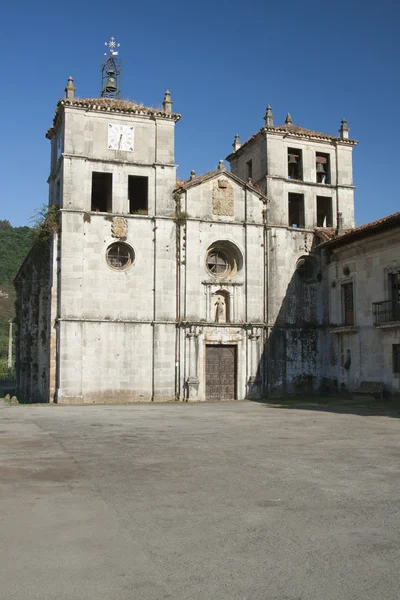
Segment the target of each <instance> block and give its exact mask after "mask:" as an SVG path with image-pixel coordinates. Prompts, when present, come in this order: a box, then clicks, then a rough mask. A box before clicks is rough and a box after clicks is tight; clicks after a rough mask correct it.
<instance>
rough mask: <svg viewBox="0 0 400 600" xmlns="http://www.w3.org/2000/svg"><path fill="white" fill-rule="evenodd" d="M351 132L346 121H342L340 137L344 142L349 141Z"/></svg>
mask: <svg viewBox="0 0 400 600" xmlns="http://www.w3.org/2000/svg"><path fill="white" fill-rule="evenodd" d="M349 131H350V129H349V127H348V125H347V121H346V119H342V124H341V126H340V129H339V133H340V137H341V138H342V140H348V139H349Z"/></svg>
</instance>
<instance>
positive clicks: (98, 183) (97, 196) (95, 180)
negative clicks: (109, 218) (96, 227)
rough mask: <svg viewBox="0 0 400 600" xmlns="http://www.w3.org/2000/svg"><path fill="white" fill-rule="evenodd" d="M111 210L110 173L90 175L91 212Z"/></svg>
mask: <svg viewBox="0 0 400 600" xmlns="http://www.w3.org/2000/svg"><path fill="white" fill-rule="evenodd" d="M111 210H112V173H97V172H96V171H94V172H93V173H92V211H97V212H109V211H111Z"/></svg>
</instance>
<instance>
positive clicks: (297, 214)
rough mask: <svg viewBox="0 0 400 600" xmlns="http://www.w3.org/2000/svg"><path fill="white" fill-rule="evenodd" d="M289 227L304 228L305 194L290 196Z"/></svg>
mask: <svg viewBox="0 0 400 600" xmlns="http://www.w3.org/2000/svg"><path fill="white" fill-rule="evenodd" d="M289 227H304V195H303V194H289Z"/></svg>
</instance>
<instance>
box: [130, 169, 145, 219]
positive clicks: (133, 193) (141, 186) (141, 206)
mask: <svg viewBox="0 0 400 600" xmlns="http://www.w3.org/2000/svg"><path fill="white" fill-rule="evenodd" d="M148 190H149V178H148V177H139V176H136V175H129V177H128V197H129V212H130V213H131V215H134V214H137V215H147V213H148V196H149V191H148Z"/></svg>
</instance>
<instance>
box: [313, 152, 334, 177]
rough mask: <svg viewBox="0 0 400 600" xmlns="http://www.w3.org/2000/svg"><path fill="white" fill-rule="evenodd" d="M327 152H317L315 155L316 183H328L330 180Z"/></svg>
mask: <svg viewBox="0 0 400 600" xmlns="http://www.w3.org/2000/svg"><path fill="white" fill-rule="evenodd" d="M329 158H330V157H329V154H323V153H322V152H317V153H316V155H315V170H316V173H317V179H316V181H317V183H328V184H330V182H331V166H330V161H329Z"/></svg>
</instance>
